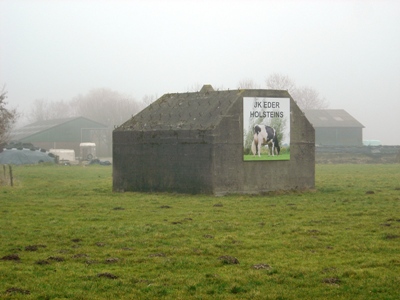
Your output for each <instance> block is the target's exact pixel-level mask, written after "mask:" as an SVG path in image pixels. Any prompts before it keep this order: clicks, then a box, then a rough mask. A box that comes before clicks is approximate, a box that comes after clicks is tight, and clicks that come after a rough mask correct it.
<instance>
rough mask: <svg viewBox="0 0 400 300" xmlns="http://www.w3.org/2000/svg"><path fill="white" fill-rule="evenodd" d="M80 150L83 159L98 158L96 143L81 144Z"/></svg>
mask: <svg viewBox="0 0 400 300" xmlns="http://www.w3.org/2000/svg"><path fill="white" fill-rule="evenodd" d="M79 148H80V151H81V153H80V154H81V159H83V160H92V159H93V158H96V144H95V143H80V144H79Z"/></svg>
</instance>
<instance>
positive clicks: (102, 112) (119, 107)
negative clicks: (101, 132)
mask: <svg viewBox="0 0 400 300" xmlns="http://www.w3.org/2000/svg"><path fill="white" fill-rule="evenodd" d="M72 105H73V107H74V108H75V112H74V115H76V116H83V117H86V118H88V119H91V120H93V121H97V122H99V123H102V124H105V125H107V126H108V127H110V128H113V127H114V126H115V125H120V124H122V123H123V122H125V121H126V120H128V119H129V118H131V117H132V115H135V114H136V113H137V112H138V111H139V110H140V109H141V104H140V103H138V102H137V101H135V99H133V98H131V97H127V96H124V95H121V94H120V93H118V92H116V91H112V90H109V89H95V90H92V91H90V92H89V93H88V94H86V95H84V96H82V95H79V96H77V97H75V98H74V99H73V100H72Z"/></svg>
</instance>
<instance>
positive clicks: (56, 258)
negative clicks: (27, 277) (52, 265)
mask: <svg viewBox="0 0 400 300" xmlns="http://www.w3.org/2000/svg"><path fill="white" fill-rule="evenodd" d="M47 260H52V261H58V262H62V261H65V258H64V257H61V256H50V257H49V258H48V259H47Z"/></svg>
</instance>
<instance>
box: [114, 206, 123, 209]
mask: <svg viewBox="0 0 400 300" xmlns="http://www.w3.org/2000/svg"><path fill="white" fill-rule="evenodd" d="M113 210H125V208H123V207H120V206H117V207H114V208H113Z"/></svg>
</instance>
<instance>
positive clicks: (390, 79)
mask: <svg viewBox="0 0 400 300" xmlns="http://www.w3.org/2000/svg"><path fill="white" fill-rule="evenodd" d="M399 33H400V3H399V2H398V1H319V2H317V1H299V2H292V1H239V0H236V1H224V0H218V1H154V0H150V1H139V0H136V1H122V0H118V1H111V0H104V1H89V0H87V1H51V2H50V1H44V0H33V1H11V0H2V1H0V87H3V86H4V87H5V90H6V91H7V92H8V94H7V96H8V98H7V101H8V105H9V107H16V108H17V109H18V110H19V111H20V112H22V113H23V116H22V118H21V120H19V124H26V123H28V122H29V121H28V119H29V118H28V117H29V116H30V115H32V111H33V110H34V108H35V107H37V106H35V103H37V101H38V100H39V101H40V100H41V101H45V102H49V103H53V102H57V103H60V102H61V101H64V103H68V102H70V101H72V100H75V101H76V100H79V99H82V98H84V97H88V96H89V95H90V93H91V91H96V90H99V89H105V90H107V91H111V92H115V93H117V94H118V95H119V96H121V97H120V98H118V97H119V96H118V97H117V98H118V99H121V98H123V99H128V100H132V102H135V103H136V104H137V106H136V107H134V108H132V107H130V108H128V109H126V111H128V113H127V116H128V117H129V116H130V115H132V114H133V113H134V112H135V111H136V109H138V108H140V109H141V108H143V107H144V106H145V105H146V103H149V102H150V101H153V100H154V99H157V98H158V97H161V96H162V95H163V94H165V93H174V92H187V91H197V90H199V89H200V88H201V86H202V85H203V84H211V85H213V87H214V88H215V89H219V90H223V89H237V88H243V87H244V86H246V85H247V86H248V87H251V88H267V82H266V80H267V78H268V77H269V76H270V75H271V74H274V73H278V74H283V75H287V76H288V77H289V78H291V79H292V80H293V82H294V83H295V84H296V86H297V87H301V88H304V89H305V88H312V89H313V90H314V91H317V92H318V95H319V97H320V98H321V99H324V100H325V101H326V103H327V104H328V108H332V109H344V110H346V111H347V112H349V113H350V114H351V115H352V116H354V117H355V118H356V119H357V120H358V121H359V122H360V123H362V124H363V125H364V126H365V128H364V130H363V138H364V139H366V140H368V139H374V140H380V141H381V142H382V143H383V144H384V145H400V135H399V134H398V133H397V131H396V130H395V129H397V128H399V127H400V118H399V117H398V114H399V112H400V104H399V101H398V97H399V94H400V85H399V82H400V39H399V38H398V36H399ZM249 83H251V84H249ZM112 99H113V98H112ZM35 101H36V102H35ZM104 105H105V104H104V103H101V102H98V103H97V105H95V106H99V107H100V108H101V107H104ZM131 111H132V113H131ZM125 118H126V116H125V115H124V116H121V117H120V118H119V119H118V118H115V117H114V116H113V119H112V120H111V119H110V120H109V122H110V123H113V124H114V125H119V124H121V122H123V121H124V120H125Z"/></svg>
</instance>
